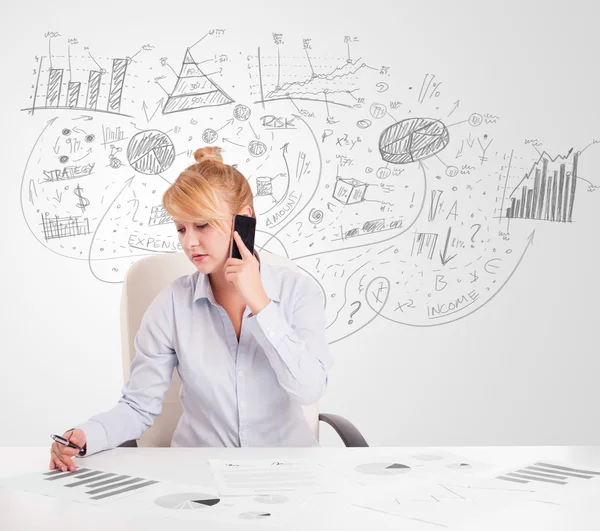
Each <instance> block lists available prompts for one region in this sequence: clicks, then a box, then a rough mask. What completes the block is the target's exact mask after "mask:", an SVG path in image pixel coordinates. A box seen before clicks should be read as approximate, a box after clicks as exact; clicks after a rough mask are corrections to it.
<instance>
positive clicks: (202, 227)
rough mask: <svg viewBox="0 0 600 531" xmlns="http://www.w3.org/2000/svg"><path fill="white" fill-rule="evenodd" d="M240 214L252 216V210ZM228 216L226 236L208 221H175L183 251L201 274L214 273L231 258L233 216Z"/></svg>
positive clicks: (246, 209)
mask: <svg viewBox="0 0 600 531" xmlns="http://www.w3.org/2000/svg"><path fill="white" fill-rule="evenodd" d="M240 213H241V214H244V215H250V214H251V213H252V210H251V209H250V207H246V208H245V209H243V210H242V211H241V212H240ZM228 216H229V217H228V219H227V220H226V221H225V231H226V234H223V233H221V231H219V229H217V228H215V227H212V226H211V225H209V224H208V223H207V222H206V221H202V220H200V221H197V222H194V223H192V222H188V221H180V220H176V219H174V220H173V221H174V223H175V227H176V229H177V234H178V236H179V243H180V244H181V247H182V248H183V251H184V252H185V254H186V255H187V257H188V258H189V259H190V261H191V262H192V263H193V264H194V265H195V266H196V268H197V269H198V271H200V272H201V273H204V274H209V273H212V272H213V271H214V270H215V269H217V268H218V267H223V266H224V264H225V262H226V260H227V259H228V258H229V253H230V246H231V236H230V235H231V228H232V225H233V214H229V213H228Z"/></svg>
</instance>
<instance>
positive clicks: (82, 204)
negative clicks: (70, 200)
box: [73, 185, 90, 212]
mask: <svg viewBox="0 0 600 531" xmlns="http://www.w3.org/2000/svg"><path fill="white" fill-rule="evenodd" d="M73 193H74V194H75V195H76V196H77V197H79V202H78V203H75V206H78V207H79V208H81V212H85V207H86V206H89V204H90V200H89V199H88V198H87V197H83V189H82V188H81V187H80V186H79V185H77V188H75V190H73Z"/></svg>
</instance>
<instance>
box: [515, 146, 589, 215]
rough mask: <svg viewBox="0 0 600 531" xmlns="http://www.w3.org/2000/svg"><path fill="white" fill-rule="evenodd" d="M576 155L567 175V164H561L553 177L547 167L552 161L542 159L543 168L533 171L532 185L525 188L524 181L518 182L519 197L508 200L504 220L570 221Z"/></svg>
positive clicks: (575, 173)
mask: <svg viewBox="0 0 600 531" xmlns="http://www.w3.org/2000/svg"><path fill="white" fill-rule="evenodd" d="M544 155H545V154H544ZM578 156H579V154H578V153H575V154H574V155H573V161H572V167H571V171H570V172H567V164H566V163H565V162H562V163H561V164H560V166H559V170H558V171H557V170H553V172H552V175H549V171H548V164H549V163H550V162H553V161H552V160H551V159H549V158H547V156H544V157H543V159H542V160H541V162H542V168H541V169H540V168H535V177H534V180H533V185H532V186H525V184H524V182H525V180H523V181H522V182H521V194H520V198H519V194H518V193H517V194H516V197H514V196H513V197H511V198H510V201H511V203H510V206H509V207H508V208H507V209H506V213H505V217H506V218H508V219H532V220H544V221H554V222H563V223H569V222H571V221H573V205H574V204H575V192H576V190H577V164H578ZM536 165H537V163H536ZM532 173H533V172H532ZM512 195H513V194H511V196H512Z"/></svg>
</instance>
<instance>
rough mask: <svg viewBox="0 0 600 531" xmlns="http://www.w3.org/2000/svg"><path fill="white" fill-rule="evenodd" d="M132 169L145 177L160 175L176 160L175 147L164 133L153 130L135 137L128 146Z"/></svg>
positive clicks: (128, 156)
mask: <svg viewBox="0 0 600 531" xmlns="http://www.w3.org/2000/svg"><path fill="white" fill-rule="evenodd" d="M127 160H128V161H129V164H130V165H131V167H132V168H133V169H134V170H136V171H139V172H140V173H144V174H145V175H158V174H159V173H161V172H163V171H166V170H168V169H169V168H170V167H171V164H173V161H174V160H175V146H173V142H172V141H171V139H170V138H169V137H168V136H167V135H166V134H165V133H163V132H162V131H157V130H156V129H151V130H148V131H142V132H141V133H138V134H136V135H134V136H133V137H132V138H131V140H130V141H129V145H128V146H127Z"/></svg>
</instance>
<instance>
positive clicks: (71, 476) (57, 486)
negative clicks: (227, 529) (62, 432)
mask: <svg viewBox="0 0 600 531" xmlns="http://www.w3.org/2000/svg"><path fill="white" fill-rule="evenodd" d="M0 488H6V489H16V490H21V491H25V492H32V493H36V494H41V495H43V496H49V497H54V498H61V499H65V500H69V501H72V502H76V503H83V504H88V505H110V510H111V511H117V512H120V513H125V514H131V513H139V514H144V515H152V516H155V517H157V518H168V519H175V520H192V521H196V520H197V521H201V522H205V521H206V522H208V521H218V522H227V523H236V524H240V525H242V524H244V523H249V522H256V523H258V522H260V525H261V526H262V527H271V526H273V527H276V528H281V527H282V526H283V525H286V523H287V522H289V520H290V518H292V517H293V515H295V514H297V511H298V509H299V507H301V506H302V504H303V503H305V499H304V498H303V497H302V496H286V495H281V494H275V495H270V494H269V495H255V496H221V495H220V494H219V493H218V491H217V489H216V488H215V487H214V486H203V485H195V484H183V483H177V482H171V481H158V480H153V479H151V478H142V477H137V476H129V475H125V474H120V473H118V472H111V471H105V470H92V469H89V468H84V467H79V468H78V469H77V470H76V471H75V472H66V473H62V472H60V471H58V472H56V471H48V470H44V471H39V472H33V473H28V474H23V475H18V476H13V477H7V478H3V479H2V480H0Z"/></svg>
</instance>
